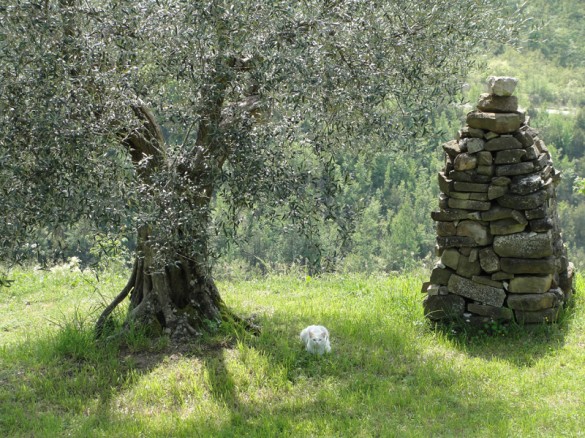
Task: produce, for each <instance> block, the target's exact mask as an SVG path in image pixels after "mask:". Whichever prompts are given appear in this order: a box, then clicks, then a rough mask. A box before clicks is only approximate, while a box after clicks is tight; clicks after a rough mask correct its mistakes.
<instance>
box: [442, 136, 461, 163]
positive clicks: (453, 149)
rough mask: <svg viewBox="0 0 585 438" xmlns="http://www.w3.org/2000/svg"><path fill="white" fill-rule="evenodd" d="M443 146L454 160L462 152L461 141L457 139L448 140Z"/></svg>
mask: <svg viewBox="0 0 585 438" xmlns="http://www.w3.org/2000/svg"><path fill="white" fill-rule="evenodd" d="M441 146H442V147H443V150H444V151H445V153H446V154H447V155H448V156H449V157H451V159H453V160H454V159H455V157H457V155H459V154H460V153H461V148H460V147H459V142H458V141H457V140H451V141H448V142H447V143H444V144H442V145H441Z"/></svg>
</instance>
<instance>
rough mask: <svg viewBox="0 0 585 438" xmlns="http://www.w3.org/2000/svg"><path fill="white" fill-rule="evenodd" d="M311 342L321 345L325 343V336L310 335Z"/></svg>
mask: <svg viewBox="0 0 585 438" xmlns="http://www.w3.org/2000/svg"><path fill="white" fill-rule="evenodd" d="M309 340H310V341H311V342H312V343H314V344H317V345H321V344H323V343H324V342H325V335H324V334H320V335H317V334H315V333H309Z"/></svg>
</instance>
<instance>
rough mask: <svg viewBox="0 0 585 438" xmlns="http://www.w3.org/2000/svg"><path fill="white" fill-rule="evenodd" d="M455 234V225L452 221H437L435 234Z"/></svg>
mask: <svg viewBox="0 0 585 438" xmlns="http://www.w3.org/2000/svg"><path fill="white" fill-rule="evenodd" d="M456 234H457V227H456V226H455V223H454V222H437V235H439V236H455V235H456Z"/></svg>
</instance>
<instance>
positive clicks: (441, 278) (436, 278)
mask: <svg viewBox="0 0 585 438" xmlns="http://www.w3.org/2000/svg"><path fill="white" fill-rule="evenodd" d="M451 274H453V271H451V270H450V269H446V268H442V267H440V266H436V267H435V268H434V269H433V270H432V271H431V279H430V282H431V283H432V284H441V285H447V284H448V283H449V278H450V277H451Z"/></svg>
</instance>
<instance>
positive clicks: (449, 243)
mask: <svg viewBox="0 0 585 438" xmlns="http://www.w3.org/2000/svg"><path fill="white" fill-rule="evenodd" d="M437 244H438V245H439V246H440V247H441V248H460V247H470V248H474V247H477V246H480V245H478V244H477V243H476V242H475V240H473V238H471V237H466V236H446V237H441V236H439V237H437Z"/></svg>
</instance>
